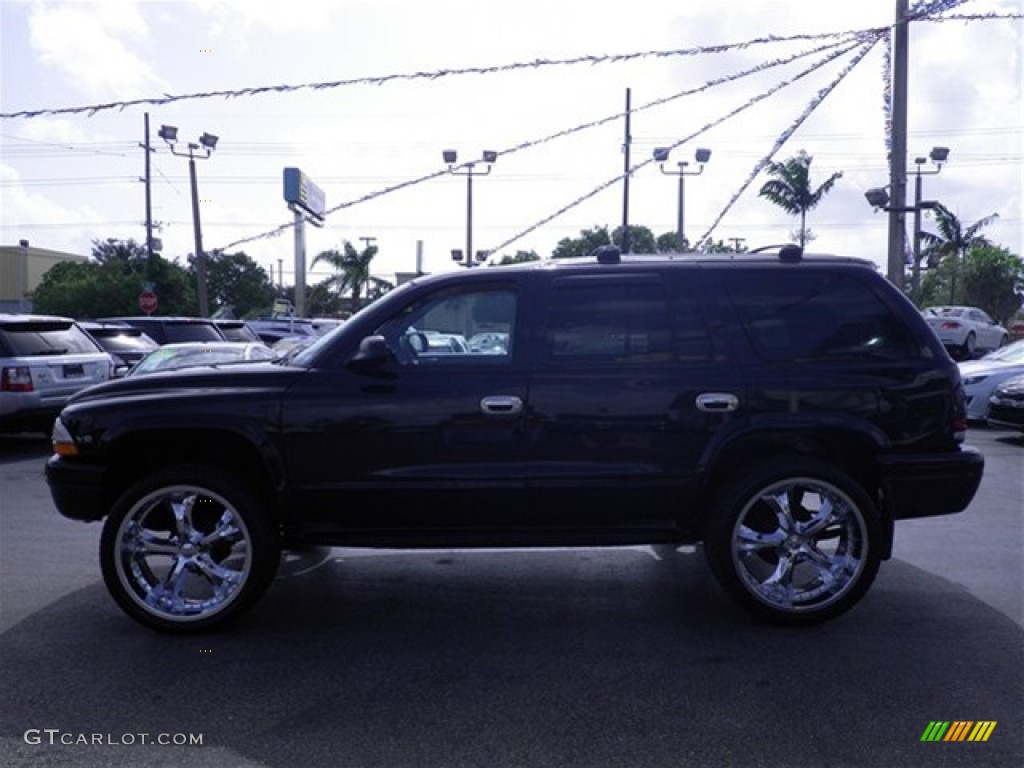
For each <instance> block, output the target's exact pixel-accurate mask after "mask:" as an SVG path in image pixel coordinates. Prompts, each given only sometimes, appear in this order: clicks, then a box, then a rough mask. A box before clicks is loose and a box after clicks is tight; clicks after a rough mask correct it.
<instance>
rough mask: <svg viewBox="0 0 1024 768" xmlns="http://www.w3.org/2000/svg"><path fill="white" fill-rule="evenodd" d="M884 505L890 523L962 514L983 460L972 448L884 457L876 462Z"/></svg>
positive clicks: (978, 478) (981, 469) (975, 488)
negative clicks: (888, 513)
mask: <svg viewBox="0 0 1024 768" xmlns="http://www.w3.org/2000/svg"><path fill="white" fill-rule="evenodd" d="M880 465H881V470H882V488H883V491H884V493H885V501H886V506H887V508H888V510H889V512H890V514H891V515H892V518H893V519H894V520H906V519H908V518H914V517H935V516H938V515H951V514H954V513H956V512H962V511H963V510H965V509H967V506H968V505H969V504H970V503H971V501H972V499H974V494H975V493H977V491H978V486H979V485H981V477H982V475H983V474H984V471H985V457H984V456H983V455H982V453H981V451H979V450H978V449H977V448H974V447H973V446H969V445H965V446H961V448H960V450H958V451H955V452H950V453H931V454H908V455H890V456H884V457H882V458H881V460H880Z"/></svg>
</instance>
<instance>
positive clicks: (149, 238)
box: [139, 112, 156, 279]
mask: <svg viewBox="0 0 1024 768" xmlns="http://www.w3.org/2000/svg"><path fill="white" fill-rule="evenodd" d="M144 125H145V142H144V143H142V144H140V145H139V146H140V147H142V148H143V150H145V152H146V178H144V179H140V181H142V182H143V183H145V185H146V257H147V261H148V262H149V263H152V261H153V197H152V193H151V191H150V187H151V183H152V177H151V175H150V170H149V155H150V153H151V152H155V151H156V150H155V149H153V148H152V147H150V146H149V112H147V113H146V114H145V120H144ZM148 278H149V276H148V275H147V279H148Z"/></svg>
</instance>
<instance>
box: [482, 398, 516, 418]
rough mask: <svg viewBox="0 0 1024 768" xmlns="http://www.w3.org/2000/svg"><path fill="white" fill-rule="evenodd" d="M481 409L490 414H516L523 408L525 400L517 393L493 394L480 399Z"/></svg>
mask: <svg viewBox="0 0 1024 768" xmlns="http://www.w3.org/2000/svg"><path fill="white" fill-rule="evenodd" d="M480 410H481V411H483V412H484V413H486V414H488V415H489V416H515V415H516V414H517V413H519V412H520V411H522V410H523V401H522V400H521V399H519V398H518V397H516V396H515V395H491V396H489V397H485V398H484V399H483V400H481V401H480Z"/></svg>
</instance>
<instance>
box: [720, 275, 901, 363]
mask: <svg viewBox="0 0 1024 768" xmlns="http://www.w3.org/2000/svg"><path fill="white" fill-rule="evenodd" d="M726 290H727V292H728V293H729V295H730V296H731V298H732V301H733V304H734V305H735V307H736V310H737V312H738V313H739V316H740V320H741V321H742V323H743V327H744V329H745V330H746V332H747V335H748V337H749V338H750V341H751V343H752V344H753V346H754V348H755V349H756V350H757V352H758V354H759V355H761V356H762V357H763V358H765V359H766V360H772V361H796V360H814V359H822V358H829V359H835V358H843V357H883V358H889V357H891V358H902V357H907V356H911V355H914V354H915V353H916V347H915V345H914V343H913V339H912V338H911V337H910V336H909V334H908V332H907V330H906V328H905V327H904V325H903V324H902V323H901V322H900V321H899V319H898V318H896V317H894V316H893V315H892V313H891V312H890V311H889V309H888V308H887V307H886V305H885V304H884V303H883V302H882V300H881V299H880V298H879V297H878V296H877V295H876V294H875V293H874V291H872V290H871V288H870V287H869V286H868V285H867V284H866V283H865V282H862V281H861V280H860V279H858V278H856V277H854V276H852V275H846V274H836V273H830V272H825V271H821V270H806V271H802V272H801V271H796V270H763V271H758V270H753V271H745V272H743V273H742V274H737V275H729V276H728V279H727V281H726Z"/></svg>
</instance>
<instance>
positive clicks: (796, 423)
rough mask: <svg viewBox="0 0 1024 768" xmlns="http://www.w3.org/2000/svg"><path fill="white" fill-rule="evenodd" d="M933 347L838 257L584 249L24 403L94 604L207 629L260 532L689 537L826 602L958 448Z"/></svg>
mask: <svg viewBox="0 0 1024 768" xmlns="http://www.w3.org/2000/svg"><path fill="white" fill-rule="evenodd" d="M965 430H966V419H965V411H964V399H963V391H962V387H961V384H960V378H959V373H958V369H957V366H956V364H955V363H954V362H953V361H952V360H951V359H950V357H949V355H948V354H947V353H946V351H945V350H944V349H943V348H942V345H941V344H940V343H939V341H938V339H937V338H936V337H935V334H934V333H932V332H931V330H930V329H929V328H928V326H927V324H926V323H925V321H924V319H923V318H922V317H921V315H920V313H919V312H917V311H916V310H915V308H914V307H913V306H912V305H911V303H910V302H909V301H908V300H907V299H906V298H904V296H903V295H902V294H900V292H899V291H898V290H896V289H895V288H894V287H892V286H891V285H890V284H889V283H888V282H886V280H885V279H883V278H882V277H881V276H880V275H879V274H878V272H877V270H876V269H875V268H874V267H873V265H872V264H870V263H869V262H867V261H862V260H855V259H840V258H835V257H804V256H803V255H802V254H801V253H800V251H799V249H796V248H794V247H787V248H784V249H782V250H781V251H780V252H779V253H778V254H775V255H767V254H761V255H745V256H736V257H734V258H729V257H711V256H694V255H687V256H674V257H658V258H654V257H650V258H648V257H636V256H625V257H620V256H619V255H618V253H617V251H614V250H612V251H605V252H602V253H601V254H599V255H598V256H597V257H592V258H585V259H571V260H564V261H558V262H550V261H548V262H541V263H534V264H522V265H516V266H509V267H494V268H477V269H467V270H462V271H459V272H454V273H446V274H440V275H433V276H427V277H423V278H420V279H417V280H415V281H412V282H410V283H407V284H405V285H403V286H401V287H400V288H398V289H396V290H395V291H392V292H391V293H390V294H388V295H387V296H385V297H384V298H382V299H380V300H378V301H377V302H375V303H373V304H372V305H370V306H369V307H367V308H365V309H364V310H363V311H362V312H360V313H359V314H358V315H356V316H354V317H353V318H351V319H350V320H349V321H348V322H347V323H346V324H345V325H344V326H342V327H341V328H339V329H337V330H336V331H334V332H333V333H331V334H328V335H326V336H324V337H321V338H320V339H318V340H317V341H316V342H314V343H313V344H312V345H310V346H309V347H307V348H305V349H303V350H301V351H299V352H298V353H296V354H295V355H292V356H288V357H286V358H284V359H282V360H281V361H279V362H277V363H273V364H269V365H268V364H266V363H264V364H261V365H257V366H248V365H242V366H232V367H231V368H230V369H224V370H213V369H209V370H202V369H196V370H192V371H189V372H186V373H178V374H170V375H153V376H145V377H139V378H132V377H129V378H128V379H124V380H120V381H115V382H111V383H109V384H104V385H100V386H97V387H93V388H91V389H90V390H88V391H87V392H84V393H82V394H80V395H78V396H77V397H76V398H74V400H73V401H72V402H71V403H70V404H69V405H68V406H67V407H66V408H65V409H64V411H63V413H62V415H61V417H60V418H59V419H58V420H57V422H56V423H55V425H54V431H53V441H54V450H55V453H54V455H53V456H52V457H51V458H50V460H49V462H48V464H47V477H48V479H49V483H50V487H51V491H52V495H53V498H54V501H55V503H56V505H57V507H58V509H59V510H60V511H61V513H62V514H64V515H65V516H67V517H69V518H73V519H76V520H101V519H104V518H106V522H105V524H104V526H103V532H102V536H101V544H100V564H101V567H102V571H103V576H104V579H105V581H106V584H107V586H108V588H109V590H110V592H111V594H112V595H113V597H114V599H115V600H116V601H117V603H118V604H119V605H120V606H121V607H122V608H123V609H124V610H125V611H126V612H127V613H128V614H130V615H131V616H132V617H133V618H135V619H136V620H138V621H140V622H142V623H143V624H146V625H149V626H152V627H155V628H157V629H161V630H166V631H176V632H185V631H195V630H200V629H206V628H211V627H214V626H217V625H220V624H222V623H223V622H225V621H226V620H228V619H230V618H233V617H235V616H236V615H237V614H239V613H240V612H242V611H243V610H244V609H246V608H247V607H249V606H250V605H251V604H252V603H253V602H254V601H255V600H256V599H257V597H258V596H259V595H260V594H261V593H262V592H263V591H264V590H265V589H266V588H267V586H268V585H269V584H270V583H271V581H272V579H273V576H274V574H275V571H276V569H277V566H278V561H279V557H280V552H281V550H282V549H287V548H292V547H296V546H302V545H308V544H318V545H335V546H353V547H453V548H463V547H534V546H594V545H637V544H669V545H683V544H696V543H702V545H703V549H704V552H705V554H706V557H707V560H708V562H709V564H710V568H711V570H712V572H713V573H714V575H715V576H716V577H717V579H718V581H719V582H720V583H721V585H722V586H723V587H724V588H725V590H726V591H727V592H728V593H730V594H731V595H732V596H733V597H734V598H736V599H737V600H738V601H739V602H740V603H742V604H743V605H744V606H746V607H747V608H749V609H751V610H753V611H754V612H755V613H757V614H759V615H761V616H762V617H764V618H767V619H768V620H771V621H775V622H779V623H785V624H811V623H815V622H820V621H823V620H826V619H829V618H832V617H834V616H837V615H838V614H840V613H842V612H844V611H846V610H847V609H849V608H850V607H851V606H853V605H854V604H855V603H856V602H857V601H858V600H859V599H860V598H861V597H863V595H864V594H865V592H866V591H867V590H868V588H869V586H870V585H871V583H872V581H873V580H874V578H875V574H876V573H877V571H878V567H879V563H880V562H881V561H882V560H885V559H887V558H889V557H890V555H891V553H892V547H893V529H894V523H895V521H896V520H898V519H902V518H914V517H924V516H929V515H944V514H949V513H955V512H960V511H962V510H964V509H965V508H966V507H967V506H968V504H969V503H970V501H971V499H972V498H973V496H974V494H975V492H976V490H977V488H978V485H979V483H980V481H981V476H982V471H983V465H984V459H983V457H982V455H981V454H980V453H979V452H977V451H976V450H974V449H971V448H969V447H966V446H964V445H962V444H961V443H962V441H963V438H964V434H965Z"/></svg>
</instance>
